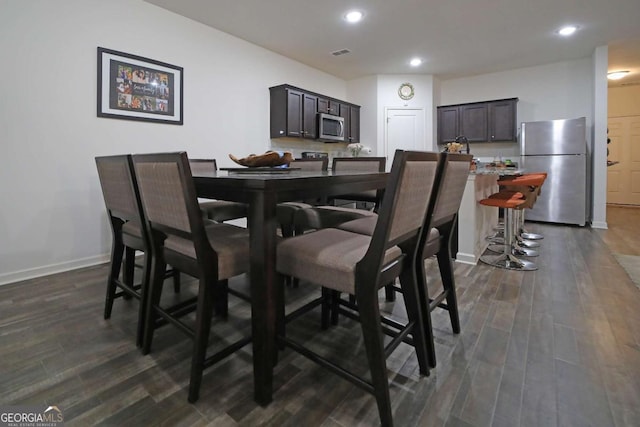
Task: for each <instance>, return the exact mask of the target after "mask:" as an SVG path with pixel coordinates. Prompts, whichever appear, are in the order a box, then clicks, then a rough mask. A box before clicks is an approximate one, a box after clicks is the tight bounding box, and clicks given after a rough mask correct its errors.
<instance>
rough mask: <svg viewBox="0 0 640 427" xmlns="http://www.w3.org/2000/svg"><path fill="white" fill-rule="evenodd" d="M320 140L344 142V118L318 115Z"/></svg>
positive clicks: (323, 114)
mask: <svg viewBox="0 0 640 427" xmlns="http://www.w3.org/2000/svg"><path fill="white" fill-rule="evenodd" d="M318 139H321V140H325V141H344V117H340V116H334V115H332V114H325V113H318Z"/></svg>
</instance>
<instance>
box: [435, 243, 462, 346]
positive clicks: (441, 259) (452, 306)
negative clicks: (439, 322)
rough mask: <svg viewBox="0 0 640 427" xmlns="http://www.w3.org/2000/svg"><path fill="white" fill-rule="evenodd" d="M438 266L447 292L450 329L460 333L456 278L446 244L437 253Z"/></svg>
mask: <svg viewBox="0 0 640 427" xmlns="http://www.w3.org/2000/svg"><path fill="white" fill-rule="evenodd" d="M437 258H438V268H439V269H440V277H441V278H442V286H443V287H444V291H445V292H446V294H447V311H448V312H449V318H450V319H451V329H453V333H454V334H459V333H460V315H459V313H458V297H457V296H456V279H455V276H454V274H453V262H452V261H451V254H450V253H449V248H448V245H445V247H444V248H442V249H441V250H440V251H439V252H438V254H437Z"/></svg>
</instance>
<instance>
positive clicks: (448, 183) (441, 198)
mask: <svg viewBox="0 0 640 427" xmlns="http://www.w3.org/2000/svg"><path fill="white" fill-rule="evenodd" d="M443 154H444V156H445V159H446V160H445V162H444V165H443V168H442V172H441V173H440V179H439V182H438V184H437V185H438V186H439V187H440V188H439V189H438V192H437V196H436V197H435V198H434V199H433V201H432V203H433V208H432V216H431V227H438V226H440V225H441V224H444V223H446V222H449V221H451V220H453V219H454V217H455V216H456V215H457V213H458V210H459V209H460V203H461V202H462V195H463V194H464V188H465V187H466V185H467V179H468V178H469V170H470V166H471V160H473V156H472V155H471V154H451V153H443Z"/></svg>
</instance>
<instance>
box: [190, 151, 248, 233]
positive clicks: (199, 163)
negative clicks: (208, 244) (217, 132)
mask: <svg viewBox="0 0 640 427" xmlns="http://www.w3.org/2000/svg"><path fill="white" fill-rule="evenodd" d="M189 166H190V167H191V173H192V174H194V175H199V174H202V173H204V174H206V173H211V172H216V171H217V170H218V165H217V163H216V159H189ZM200 210H201V211H202V213H203V214H204V215H205V217H206V218H208V219H210V220H212V221H215V222H224V221H230V220H232V219H240V218H246V217H247V213H248V207H247V205H246V204H244V203H239V202H230V201H227V200H207V201H200Z"/></svg>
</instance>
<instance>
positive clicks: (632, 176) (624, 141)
mask: <svg viewBox="0 0 640 427" xmlns="http://www.w3.org/2000/svg"><path fill="white" fill-rule="evenodd" d="M608 125H609V138H610V139H611V143H610V144H609V145H608V148H609V157H608V160H610V161H613V162H618V163H617V164H615V165H613V166H610V167H608V168H607V203H613V204H619V205H635V206H640V116H628V117H612V118H609V123H608Z"/></svg>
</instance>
